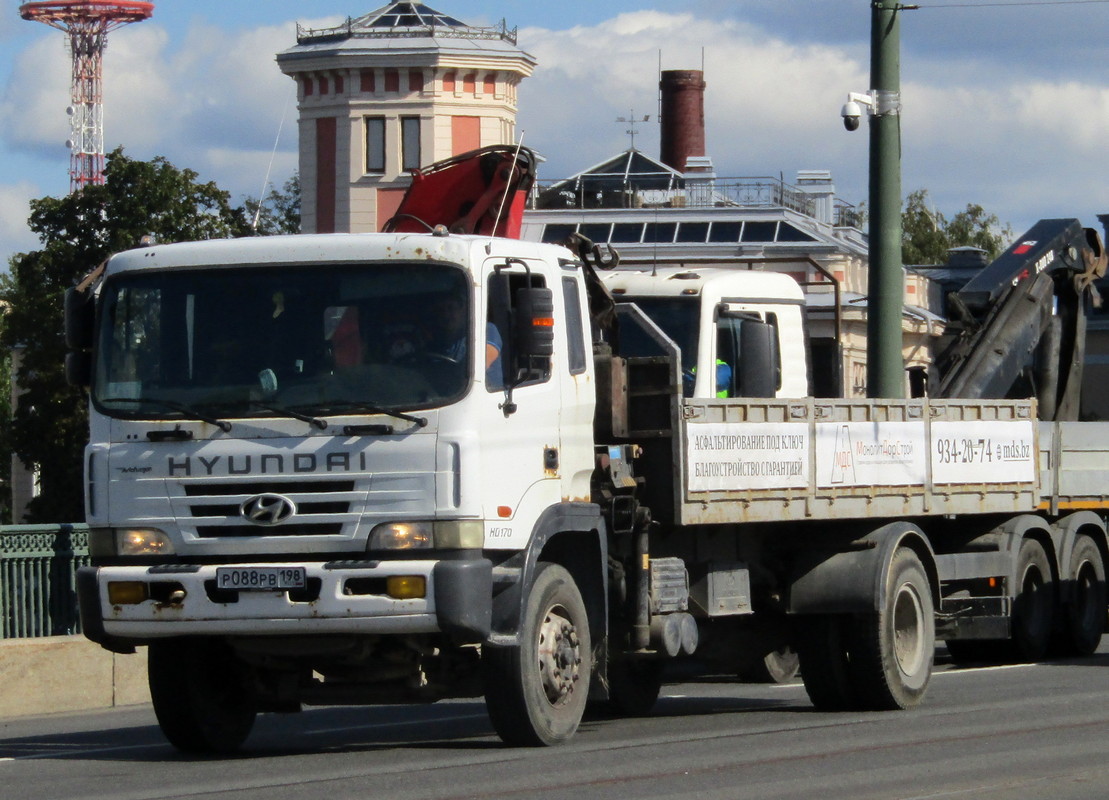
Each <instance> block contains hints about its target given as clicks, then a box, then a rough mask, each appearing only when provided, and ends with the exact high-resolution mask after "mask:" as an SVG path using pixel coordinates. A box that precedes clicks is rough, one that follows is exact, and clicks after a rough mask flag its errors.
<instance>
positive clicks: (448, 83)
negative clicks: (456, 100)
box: [443, 72, 454, 94]
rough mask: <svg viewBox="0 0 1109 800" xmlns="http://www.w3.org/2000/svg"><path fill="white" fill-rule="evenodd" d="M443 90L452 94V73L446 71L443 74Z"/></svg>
mask: <svg viewBox="0 0 1109 800" xmlns="http://www.w3.org/2000/svg"><path fill="white" fill-rule="evenodd" d="M443 91H444V92H450V93H451V94H454V73H453V72H448V73H446V74H445V75H444V76H443Z"/></svg>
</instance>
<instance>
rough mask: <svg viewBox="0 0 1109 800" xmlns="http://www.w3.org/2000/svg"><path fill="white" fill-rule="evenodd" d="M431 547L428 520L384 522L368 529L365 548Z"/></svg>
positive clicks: (400, 548)
mask: <svg viewBox="0 0 1109 800" xmlns="http://www.w3.org/2000/svg"><path fill="white" fill-rule="evenodd" d="M430 548H431V523H430V522H385V523H382V524H381V525H377V526H376V527H374V529H373V530H372V531H370V541H369V542H368V543H367V544H366V549H367V550H426V549H430Z"/></svg>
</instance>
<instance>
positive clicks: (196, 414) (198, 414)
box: [100, 397, 231, 433]
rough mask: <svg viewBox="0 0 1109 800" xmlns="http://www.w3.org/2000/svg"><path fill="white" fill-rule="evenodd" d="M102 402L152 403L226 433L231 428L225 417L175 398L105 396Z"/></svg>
mask: <svg viewBox="0 0 1109 800" xmlns="http://www.w3.org/2000/svg"><path fill="white" fill-rule="evenodd" d="M100 402H101V403H137V404H141V403H151V404H153V405H156V406H161V407H162V408H168V409H169V410H170V411H180V412H181V413H182V414H186V415H187V416H189V417H190V418H192V419H198V420H200V421H201V422H207V423H208V424H209V425H215V426H216V427H217V428H219V429H220V430H221V431H223V432H224V433H227V432H229V431H230V430H231V423H230V422H228V421H227V420H224V419H218V418H216V417H213V416H212V415H211V414H205V413H204V412H203V411H200V410H198V409H196V408H193V407H192V406H190V405H186V404H185V403H178V402H177V401H175V400H163V399H162V398H160V397H105V398H103V399H102V400H101V401H100Z"/></svg>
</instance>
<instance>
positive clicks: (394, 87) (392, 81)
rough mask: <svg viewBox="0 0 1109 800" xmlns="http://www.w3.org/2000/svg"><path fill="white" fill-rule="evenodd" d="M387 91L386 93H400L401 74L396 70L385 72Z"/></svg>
mask: <svg viewBox="0 0 1109 800" xmlns="http://www.w3.org/2000/svg"><path fill="white" fill-rule="evenodd" d="M385 91H386V92H399V91H400V73H399V72H397V71H396V70H395V69H387V70H385Z"/></svg>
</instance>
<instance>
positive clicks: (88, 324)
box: [65, 287, 96, 350]
mask: <svg viewBox="0 0 1109 800" xmlns="http://www.w3.org/2000/svg"><path fill="white" fill-rule="evenodd" d="M95 312H96V303H95V302H94V300H93V295H92V293H91V292H79V291H77V289H76V287H70V288H69V289H66V290H65V346H66V347H67V348H68V349H70V350H91V349H92V339H93V318H94V315H95Z"/></svg>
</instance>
